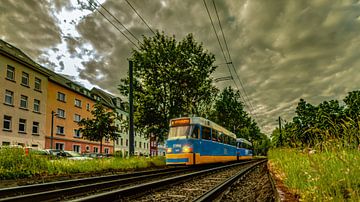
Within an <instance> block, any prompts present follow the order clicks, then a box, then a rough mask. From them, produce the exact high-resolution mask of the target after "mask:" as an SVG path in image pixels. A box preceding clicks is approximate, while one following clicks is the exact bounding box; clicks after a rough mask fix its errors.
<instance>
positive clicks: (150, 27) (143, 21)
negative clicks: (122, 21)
mask: <svg viewBox="0 0 360 202" xmlns="http://www.w3.org/2000/svg"><path fill="white" fill-rule="evenodd" d="M125 1H126V3H127V4H129V6H130V7H131V8H132V9H133V11H134V12H135V13H136V15H137V16H139V18H140V19H141V20H142V21H143V23H144V24H145V25H146V26H147V27H148V29H149V30H150V31H151V32H152V33H153V34H154V35H156V34H155V32H154V30H153V29H151V27H150V26H149V24H148V23H147V22H146V21H145V20H144V18H143V17H141V15H140V14H139V13H138V12H137V10H136V9H135V8H134V7H133V6H132V5H131V3H130V2H129V1H128V0H125Z"/></svg>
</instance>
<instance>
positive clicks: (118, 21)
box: [95, 0, 140, 43]
mask: <svg viewBox="0 0 360 202" xmlns="http://www.w3.org/2000/svg"><path fill="white" fill-rule="evenodd" d="M95 1H96V3H98V4H99V5H100V7H101V8H103V9H104V10H105V11H106V12H107V13H108V14H109V15H110V16H111V17H113V18H114V19H115V21H116V22H117V23H119V24H120V25H121V26H122V27H123V28H124V29H125V30H126V31H127V32H129V33H130V35H131V36H132V37H133V38H134V39H135V40H136V41H137V42H138V43H140V41H139V39H138V38H137V37H136V36H135V35H134V34H133V33H132V32H131V31H130V30H129V29H128V28H126V27H125V25H124V24H122V23H121V22H120V20H118V19H117V18H116V17H115V16H114V15H113V14H112V13H111V12H110V11H109V10H108V9H106V8H105V6H103V5H102V4H101V3H99V1H98V0H95Z"/></svg>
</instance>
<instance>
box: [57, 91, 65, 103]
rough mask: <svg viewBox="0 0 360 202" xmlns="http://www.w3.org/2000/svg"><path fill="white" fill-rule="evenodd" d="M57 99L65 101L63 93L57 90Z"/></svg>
mask: <svg viewBox="0 0 360 202" xmlns="http://www.w3.org/2000/svg"><path fill="white" fill-rule="evenodd" d="M57 99H58V100H59V101H62V102H65V94H64V93H60V92H58V95H57Z"/></svg>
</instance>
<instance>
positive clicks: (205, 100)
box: [119, 32, 217, 141]
mask: <svg viewBox="0 0 360 202" xmlns="http://www.w3.org/2000/svg"><path fill="white" fill-rule="evenodd" d="M130 59H131V60H132V61H133V63H134V70H133V75H134V82H133V83H134V124H135V127H136V129H137V130H138V131H141V132H142V133H143V134H146V135H150V134H154V135H156V136H157V137H158V139H159V141H162V140H164V138H165V137H166V135H167V132H168V130H169V121H170V119H172V118H176V117H181V116H186V115H198V116H204V115H205V114H206V113H208V111H209V110H210V107H209V103H211V101H212V99H213V97H214V95H216V93H217V89H216V88H215V87H214V86H213V85H212V79H211V77H210V74H211V73H212V72H213V71H214V70H215V67H214V66H213V62H214V61H215V57H214V55H213V54H211V53H208V52H207V51H205V50H204V49H203V46H202V44H199V43H197V42H196V41H195V39H194V37H193V36H192V35H191V34H189V35H187V36H186V37H185V38H184V39H182V40H181V41H179V42H177V41H176V40H175V37H174V36H173V37H169V36H166V35H165V34H164V33H159V32H157V33H156V35H155V36H153V37H144V38H143V43H142V44H140V48H139V50H134V51H133V54H132V57H131V58H130ZM128 86H129V78H126V79H123V80H122V84H121V85H120V87H119V90H120V92H121V93H122V94H123V95H125V96H128V93H129V88H128Z"/></svg>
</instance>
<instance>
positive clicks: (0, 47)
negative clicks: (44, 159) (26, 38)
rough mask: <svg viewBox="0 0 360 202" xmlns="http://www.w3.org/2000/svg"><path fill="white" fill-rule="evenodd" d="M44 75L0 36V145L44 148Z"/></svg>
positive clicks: (45, 82)
mask: <svg viewBox="0 0 360 202" xmlns="http://www.w3.org/2000/svg"><path fill="white" fill-rule="evenodd" d="M48 76H49V74H48V73H47V72H46V71H44V68H43V67H41V66H40V65H38V64H36V63H35V62H34V61H32V60H31V59H30V58H29V57H28V56H26V55H25V54H24V53H23V52H22V51H20V50H19V49H17V48H16V47H14V46H12V45H10V44H8V43H6V42H4V41H2V40H0V86H1V88H0V99H1V102H2V104H0V119H1V127H2V129H1V132H0V144H1V145H21V146H25V147H33V148H39V149H43V148H45V132H46V131H45V120H46V99H47V82H48Z"/></svg>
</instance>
